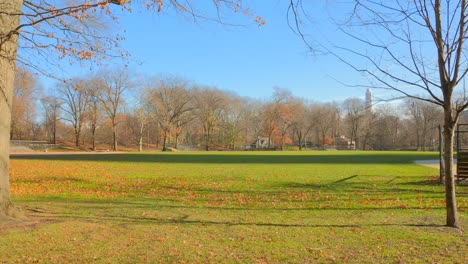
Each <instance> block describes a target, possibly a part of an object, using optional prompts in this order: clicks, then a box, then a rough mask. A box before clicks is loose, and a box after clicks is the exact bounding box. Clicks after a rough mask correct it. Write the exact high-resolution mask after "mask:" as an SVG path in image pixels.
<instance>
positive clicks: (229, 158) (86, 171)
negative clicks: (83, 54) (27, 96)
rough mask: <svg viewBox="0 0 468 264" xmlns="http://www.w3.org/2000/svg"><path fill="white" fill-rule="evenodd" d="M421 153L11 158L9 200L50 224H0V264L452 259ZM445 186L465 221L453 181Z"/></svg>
mask: <svg viewBox="0 0 468 264" xmlns="http://www.w3.org/2000/svg"><path fill="white" fill-rule="evenodd" d="M434 158H435V155H434V154H431V153H410V152H303V153H301V152H239V153H232V152H225V153H224V152H223V153H216V152H208V153H157V154H109V155H105V154H100V155H73V156H40V157H35V158H31V157H21V158H19V157H18V158H15V159H13V161H12V192H13V195H14V198H15V201H16V203H17V204H18V205H20V206H22V207H23V208H25V209H26V210H27V211H28V212H30V214H31V215H33V216H37V217H39V218H40V219H49V218H52V219H55V220H58V221H57V222H55V223H52V224H49V225H45V226H41V227H39V228H37V229H34V230H31V231H9V232H3V233H0V252H2V254H0V262H2V261H15V260H19V261H21V262H24V261H34V260H41V261H43V262H74V261H76V262H93V261H96V262H105V263H106V262H107V263H116V262H174V261H179V262H199V263H205V262H212V263H218V262H245V263H253V262H260V263H275V262H284V261H287V262H297V263H304V262H317V261H320V262H368V263H375V262H376V259H378V260H379V261H381V262H432V261H434V262H455V263H457V262H458V263H463V262H465V261H466V259H467V254H466V242H467V239H466V235H465V234H464V233H463V232H461V231H460V230H456V229H450V228H446V227H443V224H444V219H445V211H444V207H443V206H444V203H443V199H444V198H443V197H444V194H443V187H442V186H438V185H436V184H434V182H433V179H435V178H437V173H438V172H437V170H435V169H431V168H427V167H423V166H418V165H414V164H413V163H412V160H417V159H434ZM77 161H80V162H77ZM457 191H458V202H459V206H460V216H461V221H462V225H463V227H466V220H465V219H466V216H467V213H466V209H467V202H468V199H467V198H468V197H467V191H466V185H465V186H459V187H458V190H457ZM7 248H10V249H8V250H6V249H7Z"/></svg>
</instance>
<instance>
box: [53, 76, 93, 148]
mask: <svg viewBox="0 0 468 264" xmlns="http://www.w3.org/2000/svg"><path fill="white" fill-rule="evenodd" d="M57 90H58V91H59V93H58V94H59V96H58V100H60V101H61V104H60V106H61V110H62V111H63V113H64V114H65V115H64V116H63V119H64V120H66V121H68V122H70V124H71V125H72V126H73V132H74V139H75V146H76V147H79V146H80V136H81V132H82V129H83V125H84V122H85V120H86V119H85V117H86V110H87V107H88V103H89V100H90V93H89V83H87V82H86V81H85V80H83V79H72V80H70V81H68V82H66V83H61V84H59V85H58V88H57Z"/></svg>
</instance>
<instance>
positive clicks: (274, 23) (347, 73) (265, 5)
mask: <svg viewBox="0 0 468 264" xmlns="http://www.w3.org/2000/svg"><path fill="white" fill-rule="evenodd" d="M207 2H210V1H207ZM287 2H288V1H284V0H283V1H280V0H278V1H257V3H256V4H255V5H254V4H253V3H252V9H253V10H255V12H256V13H257V14H258V15H261V16H262V17H263V18H264V19H265V20H266V22H267V23H266V25H264V26H261V27H258V26H257V25H255V24H254V23H252V18H248V17H245V16H244V15H241V14H230V15H228V16H229V17H228V18H227V21H232V22H234V23H239V24H246V25H244V26H226V25H220V24H218V23H214V22H207V21H203V20H198V21H197V22H194V21H192V20H190V19H188V18H187V17H184V16H181V15H180V14H179V15H177V14H173V13H172V12H163V13H162V14H154V13H151V12H146V11H144V10H135V11H134V12H132V13H126V14H124V15H123V16H122V17H121V21H120V29H118V31H120V32H123V31H125V33H123V34H124V36H125V37H126V39H125V40H124V41H123V42H122V46H123V48H124V49H125V50H127V51H129V52H130V54H131V58H132V59H131V63H130V65H129V69H130V70H131V71H132V72H133V73H134V74H135V75H150V76H154V75H162V76H164V75H176V76H180V77H183V78H186V79H189V80H193V81H194V82H196V83H198V84H201V85H209V86H216V87H218V88H220V89H225V90H230V91H234V92H235V93H237V94H239V95H241V96H248V97H253V98H259V99H264V98H268V97H270V96H271V94H272V92H273V87H274V86H279V87H281V88H285V89H289V90H291V91H292V93H293V94H294V95H295V96H299V97H304V98H306V99H309V100H312V101H321V102H329V101H342V100H344V99H346V98H349V97H364V94H365V90H366V88H363V87H362V88H360V87H353V88H350V87H346V86H344V85H342V84H340V83H339V82H340V81H341V82H347V83H358V82H359V81H357V79H358V78H359V75H358V74H357V73H356V72H353V71H352V70H351V69H350V68H348V67H346V66H345V65H343V64H341V63H339V62H337V61H336V60H334V59H333V57H327V56H314V55H312V54H311V53H310V52H309V51H308V49H307V47H306V46H305V45H304V43H303V42H302V41H301V39H300V38H299V37H298V36H297V35H296V34H294V33H293V32H292V30H291V29H290V28H289V27H288V25H287V19H286V12H287ZM317 2H318V1H317ZM209 4H211V3H209ZM316 8H317V10H316V12H315V13H316V17H315V19H316V21H314V23H315V25H316V28H319V29H320V30H316V31H314V32H316V34H317V35H316V36H314V38H315V37H317V38H321V37H322V36H321V33H323V32H327V33H330V32H332V33H333V31H334V30H335V29H334V27H333V26H332V23H328V21H325V20H326V17H327V13H326V12H327V10H326V9H325V8H324V7H323V6H319V5H316ZM65 64H66V63H65ZM64 69H65V73H63V75H68V77H73V76H74V75H78V76H79V75H82V74H86V73H88V72H90V71H91V72H93V71H95V70H96V67H91V68H90V67H89V66H88V65H84V66H82V67H80V65H79V64H78V63H76V64H74V65H66V66H64ZM63 77H65V76H63ZM337 80H338V81H337ZM42 82H43V84H44V86H46V87H48V86H51V85H53V81H51V80H49V79H46V78H42Z"/></svg>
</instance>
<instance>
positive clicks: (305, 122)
mask: <svg viewBox="0 0 468 264" xmlns="http://www.w3.org/2000/svg"><path fill="white" fill-rule="evenodd" d="M291 108H292V109H294V115H293V117H292V121H291V126H292V128H293V131H294V134H295V135H296V136H297V140H298V145H299V150H302V148H303V147H304V143H305V142H304V141H305V139H306V138H307V136H308V135H309V133H310V131H311V130H312V128H313V123H312V122H311V112H310V109H309V108H308V107H307V106H306V105H305V103H304V101H303V100H300V99H296V100H294V101H293V102H292V104H291Z"/></svg>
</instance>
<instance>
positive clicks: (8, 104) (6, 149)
mask: <svg viewBox="0 0 468 264" xmlns="http://www.w3.org/2000/svg"><path fill="white" fill-rule="evenodd" d="M22 4H23V1H22V0H11V1H4V2H3V3H2V4H1V5H0V6H1V9H2V12H1V13H0V31H1V33H2V34H1V35H2V36H5V33H9V32H11V31H12V30H13V29H15V28H17V27H18V25H19V19H20V17H19V16H12V15H10V14H18V13H21V6H22ZM17 33H18V32H16V33H14V34H13V35H11V36H7V37H5V38H4V39H3V38H2V39H0V80H1V82H0V216H2V215H3V216H9V217H13V218H23V217H24V216H23V215H22V214H21V212H20V211H19V210H17V209H16V208H15V207H14V206H13V203H12V202H11V200H10V179H9V166H10V129H11V127H10V125H11V109H12V100H13V89H14V81H15V65H16V53H17V47H18V35H17Z"/></svg>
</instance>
